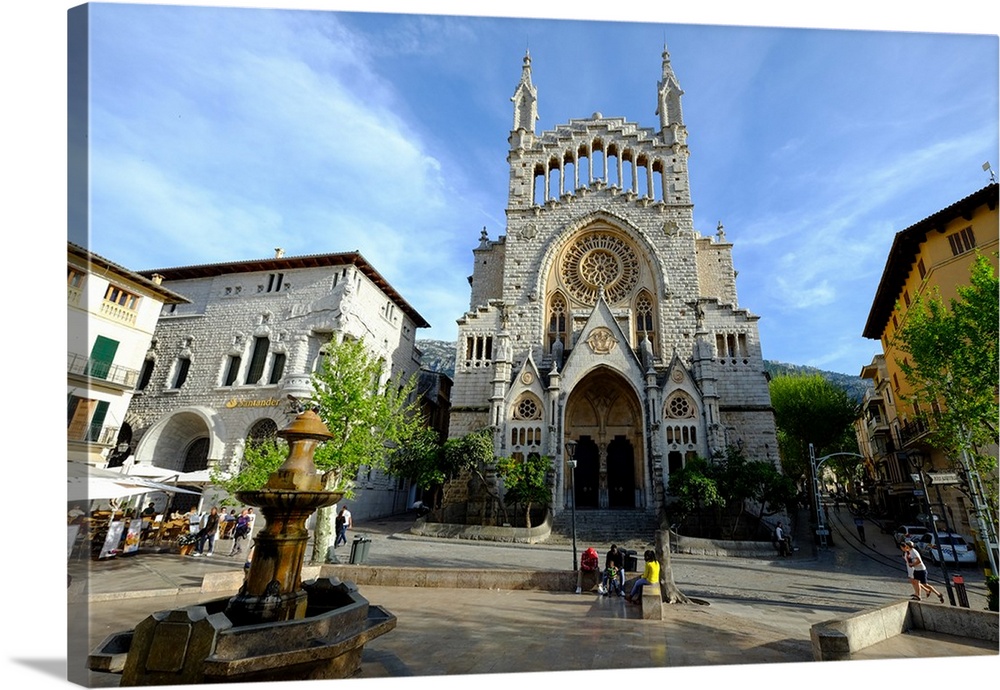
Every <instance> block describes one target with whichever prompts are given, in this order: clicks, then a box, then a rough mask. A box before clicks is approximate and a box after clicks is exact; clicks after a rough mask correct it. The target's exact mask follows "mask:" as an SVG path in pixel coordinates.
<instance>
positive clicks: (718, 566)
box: [68, 511, 997, 690]
mask: <svg viewBox="0 0 1000 690" xmlns="http://www.w3.org/2000/svg"><path fill="white" fill-rule="evenodd" d="M832 517H833V522H834V525H833V527H834V541H835V546H833V547H831V548H829V549H825V550H819V551H815V550H814V549H813V548H812V547H811V546H810V545H804V546H801V547H800V549H799V550H798V551H797V552H796V553H795V554H794V555H793V556H792V557H791V558H787V559H779V558H775V559H770V560H769V559H747V558H722V557H701V556H691V555H685V554H675V555H674V556H672V563H673V569H674V576H675V581H676V583H677V585H678V587H679V588H680V589H681V591H683V592H684V593H685V594H687V595H688V596H690V597H694V598H697V599H699V600H701V601H702V602H705V603H704V604H702V605H689V606H674V607H666V614H665V620H663V621H647V620H642V618H641V615H640V613H639V611H638V608H637V607H634V606H631V605H629V604H627V603H625V602H624V601H622V600H621V599H615V598H610V597H600V596H597V595H596V594H593V593H584V594H579V595H578V594H575V593H574V592H572V591H566V592H545V591H533V590H527V591H509V590H482V589H443V588H426V587H424V588H418V587H380V586H362V587H360V588H359V589H360V591H361V593H362V594H363V595H364V596H365V597H366V598H367V599H368V600H369V601H370V602H371V603H373V604H378V605H380V606H382V607H384V608H385V609H387V610H389V611H390V612H392V613H393V614H394V615H396V616H397V619H398V623H397V627H396V628H395V630H393V631H392V632H390V633H388V634H386V635H384V636H382V637H379V638H376V639H375V640H373V641H372V642H370V643H369V644H368V645H367V646H366V647H365V652H364V656H363V662H362V669H361V673H360V675H359V676H358V678H357V679H352V680H360V679H371V680H372V681H373V682H374V681H375V680H376V679H391V678H407V677H408V678H427V679H429V678H437V679H439V680H440V679H442V678H449V679H451V678H454V677H456V676H462V675H465V674H497V673H528V674H533V673H535V672H552V671H574V670H590V671H601V670H604V671H608V670H613V669H660V671H659V672H663V669H670V671H671V672H672V673H673V672H680V671H681V670H682V669H689V670H690V669H695V668H703V669H704V668H707V667H711V668H713V669H714V668H717V667H726V668H729V667H732V666H737V665H739V666H741V667H742V669H741V671H740V673H741V674H745V673H747V672H748V671H751V670H752V671H753V672H756V673H759V672H760V669H759V668H758V666H759V665H773V664H797V663H798V662H802V663H805V662H810V663H809V664H808V665H807V666H806V667H805V668H809V669H816V670H818V669H819V666H817V665H815V663H814V662H812V650H811V646H810V639H809V629H810V626H812V625H813V624H814V623H818V622H822V621H825V620H829V619H832V618H838V617H841V616H844V615H847V614H850V613H852V612H855V611H858V610H860V609H864V608H871V607H875V606H881V605H883V604H887V603H891V602H894V601H899V600H902V599H905V598H907V597H908V596H909V594H910V588H909V584H908V583H907V582H906V580H905V578H904V573H903V569H902V567H901V559H900V558H899V555H898V553H897V552H896V550H895V547H894V545H893V544H892V539H891V537H889V536H888V535H882V534H879V533H877V532H878V530H877V529H872V528H869V535H868V543H867V544H866V545H862V544H860V542H859V541H858V540H857V537H856V536H854V535H853V525H850V527H849V529H848V523H849V522H850V515H849V514H847V513H846V511H845V514H844V515H843V516H840V515H836V514H833V515H832ZM409 524H410V519H409V518H407V517H405V516H401V517H397V518H389V519H384V520H378V521H373V522H372V523H370V524H366V525H358V529H357V530H355V534H364V535H366V536H367V537H368V538H370V539H371V544H370V548H369V551H368V555H367V558H366V560H365V565H373V566H387V567H389V566H396V567H398V566H413V567H442V568H457V569H462V568H505V569H526V570H533V569H537V570H569V569H570V568H572V564H573V552H572V547H571V545H570V544H569V543H565V542H560V541H557V542H554V543H545V544H540V545H523V544H496V543H492V542H472V541H465V540H441V539H432V538H424V537H416V536H413V535H410V534H409V533H408V532H407V528H408V526H409ZM871 532H876V533H875V534H871ZM623 543H625V544H627V545H628V546H629V547H630V548H636V549H637V550H639V551H640V552H641V550H642V548H644V547H649V546H652V544H651V543H649V544H644V543H642V542H641V541H640V540H634V539H633V540H623ZM228 546H229V544H228V542H220V544H219V545H218V547H217V550H216V555H215V556H212V557H210V558H200V559H199V558H190V557H181V556H179V555H177V554H174V553H141V554H139V555H137V556H132V557H128V558H120V559H115V560H110V561H102V562H97V563H95V562H90V561H86V560H74V561H71V562H70V572H71V573H72V574H75V577H74V579H73V582H72V583H71V584H70V586H69V597H68V598H69V609H68V615H69V624H70V639H71V643H72V641H75V642H76V653H77V654H80V653H85V652H86V651H88V650H90V649H92V648H93V647H94V646H96V645H97V644H98V643H99V642H100V641H101V640H103V639H104V638H105V637H106V636H107V635H108V634H110V633H113V632H119V631H122V630H126V629H129V628H131V627H132V626H133V625H135V624H136V623H138V622H139V621H140V620H142V619H143V618H145V617H146V616H147V615H149V613H152V612H153V611H157V610H164V609H172V608H177V607H182V606H187V605H191V604H196V603H199V602H203V601H206V600H209V599H214V598H219V597H220V596H222V595H219V594H217V593H206V592H202V591H200V589H199V588H200V585H201V582H202V579H203V578H204V576H205V575H207V574H209V573H213V572H219V571H227V570H229V571H232V570H239V569H241V568H242V558H240V557H233V558H229V557H227V556H224V555H219V554H224V553H228ZM587 546H594V547H595V548H597V549H598V551H599V552H601V553H602V557H603V553H604V551H606V549H607V546H608V545H606V544H578V546H577V548H578V551H582V549H584V548H586V547H587ZM349 552H350V547H349V546H347V547H341V548H340V549H338V552H337V553H338V556H339V557H340V558H341V559H342V560H343V561H345V562H346V561H347V560H348V557H349ZM894 559H895V560H894ZM897 561H898V562H897ZM88 568H89V569H90V570H89V573H88V572H87V569H88ZM932 574H933V575H935V576H936V577H933V578H932V580H936V581H937V582H935V584H936V586H938V588H939V589H941V590H942V591H945V590H944V588H943V586H942V585H941V584H940V582H939V580H940V576H939V572H938V571H935V570H934V569H932ZM962 575H963V576H964V577H965V580H966V582H967V593H968V596H969V600H970V607H971V608H979V609H981V608H985V602H986V599H985V595H986V590H985V586H984V584H983V576H982V574H981V573H978V572H969V571H963V573H962ZM945 605H947V603H946V604H945ZM84 647H86V649H84ZM996 654H997V650H996V649H995V645H994V646H993V647H990V646H989V645H986V646H975V645H970V644H969V643H968V640H956V639H947V638H944V637H942V636H933V635H930V636H928V635H923V634H921V635H915V634H909V635H901V636H897V637H896V638H894V639H892V640H890V641H887V642H885V643H881V644H879V645H876V646H874V647H872V648H869V649H867V650H865V651H864V652H863V653H862V654H860V655H858V657H857V658H859V659H869V660H873V659H902V658H919V657H936V658H937V660H936V661H935V662H934V663H935V664H936V666H945V667H947V666H952V667H955V668H957V667H958V666H959V664H961V665H962V668H963V669H964V668H966V666H965V665H966V664H967V663H968V662H969V659H965V660H963V661H961V662H959V661H957V660H955V659H952V658H950V657H957V656H968V655H973V656H978V655H989V657H991V658H990V660H991V661H995V660H996V659H997V656H996ZM852 663H853V662H852ZM918 663H926V661H920V662H918ZM748 664H752V665H755V666H753V667H750V666H747V665H748ZM856 664H858V665H864V664H862V662H860V661H859V662H856ZM832 666H834V665H831V664H826V665H824V666H823V669H824V674H826V669H828V668H830V667H832ZM838 666H843V664H840V665H838ZM798 668H800V667H799V666H797V665H793V666H778V667H773V670H774V673H778V674H785V673H786V672H788V673H791V672H792V671H794V670H795V669H798ZM928 671H929V672H932V673H933V672H934V671H935V669H928ZM647 673H648V672H647ZM530 677H533V676H526V678H530ZM542 677H544V676H542ZM637 677H638V678H639V679H641V678H642V677H644V675H643V674H642V673H639V674H638V675H637ZM117 681H118V676H113V675H108V674H97V673H90V672H87V673H86V675H85V676H84V680H83V682H86V683H89V684H91V685H93V686H96V687H113V686H116V685H117ZM255 687H260V686H255ZM366 690H367V689H366Z"/></svg>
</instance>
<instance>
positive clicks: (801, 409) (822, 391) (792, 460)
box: [770, 374, 860, 481]
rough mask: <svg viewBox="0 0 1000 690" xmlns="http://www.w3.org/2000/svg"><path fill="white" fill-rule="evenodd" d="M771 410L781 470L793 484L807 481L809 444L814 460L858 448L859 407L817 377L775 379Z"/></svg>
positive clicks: (841, 390)
mask: <svg viewBox="0 0 1000 690" xmlns="http://www.w3.org/2000/svg"><path fill="white" fill-rule="evenodd" d="M770 390H771V406H772V407H773V408H774V421H775V424H776V425H777V427H778V447H779V450H780V452H781V467H782V470H784V473H785V475H786V476H788V477H790V478H791V479H793V480H795V481H799V480H802V479H808V478H809V477H808V475H809V444H810V443H812V444H813V446H814V448H815V451H816V455H817V456H823V455H826V454H828V453H832V452H840V451H843V450H844V447H843V446H844V444H845V443H849V446H848V447H849V448H850V449H851V451H853V449H855V448H856V447H857V443H856V441H854V442H851V441H848V439H849V438H853V436H852V435H851V434H852V433H853V431H852V427H853V424H854V420H855V419H857V418H858V416H859V414H860V405H859V404H858V403H857V402H856V401H855V400H854V399H852V398H851V397H850V395H848V393H847V392H846V391H845V390H844V389H842V388H840V387H838V386H836V385H834V384H832V383H830V382H829V381H827V380H826V379H825V378H823V377H822V376H820V375H819V374H812V375H805V376H776V377H775V378H773V379H771V384H770Z"/></svg>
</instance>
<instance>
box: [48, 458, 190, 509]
mask: <svg viewBox="0 0 1000 690" xmlns="http://www.w3.org/2000/svg"><path fill="white" fill-rule="evenodd" d="M67 465H69V467H68V469H67V481H68V493H67V496H68V498H67V501H94V500H101V499H105V500H107V499H117V498H125V497H128V496H137V495H139V494H148V493H151V492H154V491H164V492H167V493H183V494H195V495H197V494H198V492H197V491H190V490H188V489H182V488H180V487H179V486H174V485H173V484H165V483H162V482H156V481H153V480H151V479H146V478H144V477H138V476H133V475H128V474H122V473H120V472H114V471H111V470H105V469H101V468H99V467H93V466H90V465H87V464H85V463H80V462H69V463H67Z"/></svg>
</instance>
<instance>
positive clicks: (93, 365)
mask: <svg viewBox="0 0 1000 690" xmlns="http://www.w3.org/2000/svg"><path fill="white" fill-rule="evenodd" d="M117 351H118V341H117V340H112V339H111V338H105V337H104V336H103V335H99V336H97V340H95V341H94V347H93V349H92V350H91V351H90V367H89V371H88V373H89V374H90V375H91V376H93V377H94V378H98V379H106V378H108V372H110V371H111V363H112V362H113V361H115V353H116V352H117Z"/></svg>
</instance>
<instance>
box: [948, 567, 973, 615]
mask: <svg viewBox="0 0 1000 690" xmlns="http://www.w3.org/2000/svg"><path fill="white" fill-rule="evenodd" d="M951 583H952V584H953V585H955V594H957V595H958V605H959V606H961V607H962V608H966V609H967V608H969V595H968V593H967V592H966V591H965V578H964V577H962V576H960V575H956V576H955V577H953V578H951Z"/></svg>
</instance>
